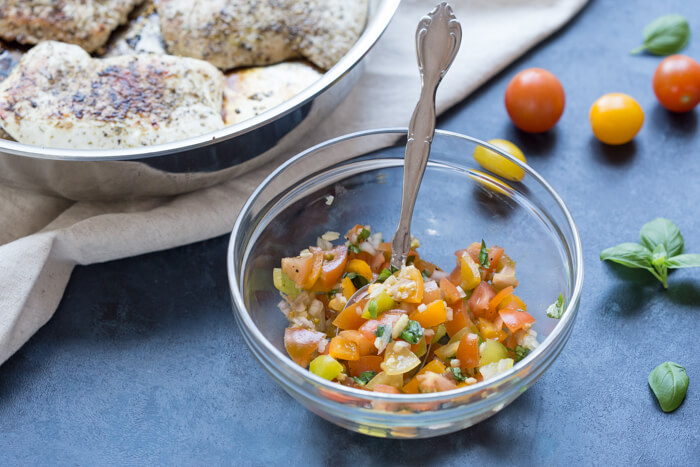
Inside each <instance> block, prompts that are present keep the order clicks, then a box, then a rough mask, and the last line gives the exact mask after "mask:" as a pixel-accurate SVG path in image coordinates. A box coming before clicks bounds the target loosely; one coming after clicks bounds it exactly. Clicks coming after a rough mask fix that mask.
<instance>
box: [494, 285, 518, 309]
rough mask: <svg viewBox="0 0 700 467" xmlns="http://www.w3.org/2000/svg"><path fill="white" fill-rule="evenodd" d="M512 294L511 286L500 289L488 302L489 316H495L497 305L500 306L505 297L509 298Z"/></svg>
mask: <svg viewBox="0 0 700 467" xmlns="http://www.w3.org/2000/svg"><path fill="white" fill-rule="evenodd" d="M512 293H513V286H512V285H509V286H508V287H506V288H505V289H502V290H501V291H500V292H498V293H497V294H496V295H495V296H494V297H493V298H492V299H491V301H489V314H490V315H494V316H495V315H496V311H498V305H500V304H501V302H502V301H503V300H505V299H506V297H508V296H510V295H511V294H512Z"/></svg>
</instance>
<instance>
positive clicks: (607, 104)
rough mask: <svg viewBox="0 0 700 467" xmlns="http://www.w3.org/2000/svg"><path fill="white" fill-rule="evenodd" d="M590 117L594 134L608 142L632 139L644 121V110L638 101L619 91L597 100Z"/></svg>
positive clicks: (618, 142)
mask: <svg viewBox="0 0 700 467" xmlns="http://www.w3.org/2000/svg"><path fill="white" fill-rule="evenodd" d="M589 117H590V120H591V128H592V129H593V134H594V135H595V137H596V138H598V139H599V140H600V141H602V142H603V143H606V144H625V143H627V142H629V141H632V138H634V136H635V135H636V134H637V133H638V132H639V129H640V128H642V124H643V123H644V111H643V110H642V108H641V107H640V106H639V104H638V103H637V101H635V100H634V99H633V98H631V97H630V96H628V95H627V94H622V93H617V92H614V93H611V94H606V95H604V96H602V97H600V98H599V99H598V100H597V101H595V102H594V103H593V107H591V112H590V115H589Z"/></svg>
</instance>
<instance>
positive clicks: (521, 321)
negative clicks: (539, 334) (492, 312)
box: [498, 308, 535, 333]
mask: <svg viewBox="0 0 700 467" xmlns="http://www.w3.org/2000/svg"><path fill="white" fill-rule="evenodd" d="M498 314H499V315H500V316H501V319H502V320H503V324H505V325H506V327H507V328H508V329H509V330H510V332H512V333H514V332H517V331H519V330H520V329H522V328H527V327H528V326H529V325H532V323H534V322H535V318H534V317H533V316H532V315H531V314H530V313H528V312H527V311H518V310H512V309H510V308H504V309H502V310H501V311H499V312H498Z"/></svg>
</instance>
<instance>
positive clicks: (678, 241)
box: [639, 217, 683, 258]
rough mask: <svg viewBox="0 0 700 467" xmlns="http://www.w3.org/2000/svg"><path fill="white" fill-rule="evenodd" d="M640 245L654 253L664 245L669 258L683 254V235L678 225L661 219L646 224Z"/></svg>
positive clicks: (642, 231)
mask: <svg viewBox="0 0 700 467" xmlns="http://www.w3.org/2000/svg"><path fill="white" fill-rule="evenodd" d="M639 243H641V244H642V245H643V246H645V247H647V249H649V251H654V250H655V249H656V246H657V245H663V247H664V249H665V250H666V255H667V257H669V258H670V257H672V256H676V255H680V254H681V253H683V235H681V231H680V230H678V227H677V226H676V224H674V223H673V222H671V221H670V220H668V219H664V218H663V217H659V218H657V219H654V220H653V221H651V222H648V223H646V224H644V226H643V227H642V230H641V232H639Z"/></svg>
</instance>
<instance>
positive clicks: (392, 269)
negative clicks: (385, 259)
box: [390, 266, 399, 274]
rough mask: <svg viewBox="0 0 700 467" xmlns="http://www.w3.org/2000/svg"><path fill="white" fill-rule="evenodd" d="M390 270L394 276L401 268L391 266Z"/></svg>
mask: <svg viewBox="0 0 700 467" xmlns="http://www.w3.org/2000/svg"><path fill="white" fill-rule="evenodd" d="M390 269H391V273H392V274H394V273H395V272H399V268H397V267H396V266H390Z"/></svg>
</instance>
